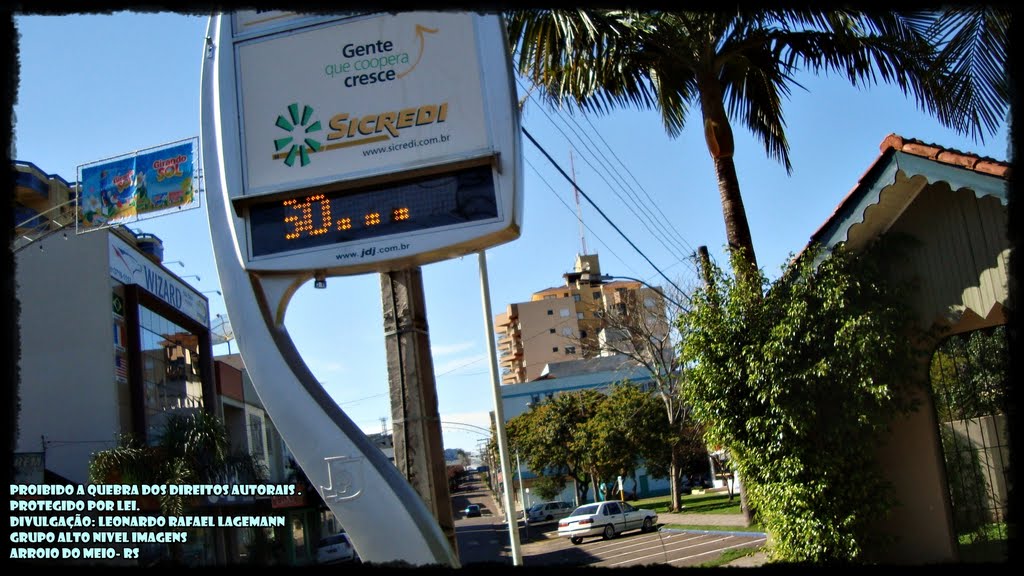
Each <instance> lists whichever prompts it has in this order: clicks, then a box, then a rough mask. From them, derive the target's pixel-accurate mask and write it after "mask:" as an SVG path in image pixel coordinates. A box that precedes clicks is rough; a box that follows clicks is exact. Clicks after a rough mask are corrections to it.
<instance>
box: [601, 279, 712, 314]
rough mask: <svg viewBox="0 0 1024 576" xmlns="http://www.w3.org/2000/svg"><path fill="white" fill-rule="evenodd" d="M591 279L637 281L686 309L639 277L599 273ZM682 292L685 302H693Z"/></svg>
mask: <svg viewBox="0 0 1024 576" xmlns="http://www.w3.org/2000/svg"><path fill="white" fill-rule="evenodd" d="M591 279H597V280H601V281H602V282H608V281H611V280H632V281H633V282H639V283H641V284H643V285H644V286H647V287H648V288H650V289H651V290H654V291H655V292H657V293H658V294H660V295H661V297H662V298H664V299H665V300H668V301H669V302H671V303H672V304H675V305H676V306H677V307H679V308H681V309H683V310H685V309H686V306H683V305H682V304H680V303H679V301H678V300H674V299H672V298H669V297H668V296H666V295H665V292H664V291H663V290H662V289H661V288H659V287H657V286H652V285H650V284H648V283H647V282H644V281H643V280H641V279H639V278H631V277H629V276H612V275H611V274H599V275H597V276H591ZM682 294H683V298H686V301H687V302H690V303H691V304H692V303H693V300H691V299H690V297H689V296H687V295H686V294H685V293H682Z"/></svg>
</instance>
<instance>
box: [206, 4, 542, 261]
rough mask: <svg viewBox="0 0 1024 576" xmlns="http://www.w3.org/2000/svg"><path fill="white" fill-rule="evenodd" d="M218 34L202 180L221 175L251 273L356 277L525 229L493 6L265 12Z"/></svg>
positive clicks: (237, 18)
mask: <svg viewBox="0 0 1024 576" xmlns="http://www.w3.org/2000/svg"><path fill="white" fill-rule="evenodd" d="M212 30H213V32H212V35H211V37H210V38H211V39H210V42H209V44H208V45H207V51H206V55H205V61H204V71H203V98H204V101H203V102H204V105H203V106H204V107H203V108H202V114H203V116H202V134H203V161H204V163H205V166H204V173H205V174H206V175H207V180H206V182H207V183H208V185H211V186H212V184H211V182H213V181H212V180H210V175H212V174H214V173H217V174H219V175H221V176H222V177H223V180H221V179H218V182H217V184H216V186H217V188H218V189H219V191H220V192H222V193H223V194H224V196H225V199H226V200H227V201H228V205H229V206H230V207H231V208H232V218H234V217H237V218H239V219H240V220H239V221H238V222H235V223H232V224H231V225H230V228H231V229H232V230H233V232H234V233H235V234H236V239H237V245H238V254H239V256H241V258H242V262H241V263H242V265H243V266H245V267H246V268H247V269H249V270H250V271H257V270H259V271H264V272H286V271H287V272H291V271H296V270H316V271H318V272H317V273H318V274H322V275H324V276H332V275H343V274H345V275H347V274H363V273H366V272H373V271H381V270H388V269H398V268H403V267H408V266H417V265H422V264H427V263H430V262H437V261H440V260H445V259H449V258H455V257H458V256H461V255H465V254H468V253H471V252H476V251H479V250H481V249H485V248H488V247H491V246H495V245H497V244H501V243H503V242H507V241H510V240H513V239H515V238H517V237H518V236H519V233H520V223H521V221H522V179H521V173H522V157H521V150H520V148H521V140H520V132H519V116H518V107H517V105H516V104H517V100H516V93H515V86H514V76H513V73H512V68H511V59H510V58H509V54H508V46H507V43H506V41H505V37H506V36H505V31H504V26H503V23H502V21H501V19H500V17H499V16H497V15H481V14H476V13H470V12H464V13H463V12H402V13H397V14H386V13H373V14H360V15H355V16H340V15H331V16H318V17H309V16H302V15H296V14H294V13H290V12H272V11H268V12H253V13H246V14H235V15H233V16H225V17H222V18H220V19H218V20H217V21H216V22H215V24H214V26H213V28H212ZM211 189H212V188H211ZM220 192H215V194H216V193H220ZM211 206H212V205H211ZM211 214H212V213H211ZM214 221H216V218H214V217H212V216H211V224H212V223H213V222H214Z"/></svg>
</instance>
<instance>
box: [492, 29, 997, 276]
mask: <svg viewBox="0 0 1024 576" xmlns="http://www.w3.org/2000/svg"><path fill="white" fill-rule="evenodd" d="M962 13H963V12H960V13H958V12H957V11H955V10H953V11H946V12H944V13H942V14H945V16H944V17H940V13H939V12H936V11H932V12H907V13H901V12H898V11H888V10H886V11H879V12H862V11H855V10H847V9H843V10H757V11H750V10H729V11H721V12H683V11H678V12H662V11H650V12H642V11H635V10H596V9H593V10H591V9H588V10H517V11H511V12H509V14H508V15H507V18H506V20H507V22H508V36H509V44H510V46H511V48H512V50H513V52H514V55H515V56H514V57H515V59H516V62H517V66H518V69H519V72H520V73H521V74H522V75H523V76H525V77H526V78H528V79H529V80H530V81H531V82H532V83H533V84H534V86H537V87H540V89H541V90H540V94H541V95H542V96H544V97H546V98H547V99H548V100H549V101H551V102H553V103H555V104H556V105H562V104H569V105H572V106H575V107H577V108H579V109H581V110H583V111H584V112H595V113H603V112H606V111H608V110H610V109H613V108H617V107H620V106H635V107H637V108H641V109H654V110H657V111H658V112H660V114H661V117H662V121H663V123H664V125H665V128H666V130H667V131H668V133H669V135H671V136H677V135H679V134H680V133H681V132H682V130H683V128H684V127H685V126H686V123H687V120H688V117H689V116H690V111H691V109H692V108H697V109H698V110H699V112H700V124H699V126H700V128H701V129H703V131H704V135H705V140H706V142H707V148H708V152H709V153H710V154H711V157H712V159H713V161H714V166H715V173H716V175H717V176H718V192H719V196H720V199H721V202H722V213H723V216H724V219H725V229H726V237H727V240H728V245H729V248H730V250H731V251H739V252H740V254H741V255H742V256H741V257H742V258H743V261H744V262H746V263H747V264H749V266H745V267H741V268H737V269H736V271H737V272H738V271H739V270H747V271H749V273H750V274H752V275H754V276H756V273H757V260H756V257H755V253H754V244H753V240H752V239H751V235H750V228H749V225H748V223H747V216H746V212H745V209H744V205H743V198H742V196H741V194H740V184H739V179H738V177H737V174H736V166H735V163H734V159H733V155H734V152H735V145H734V143H733V129H732V125H733V123H739V124H741V125H744V126H745V127H746V128H747V129H748V130H750V132H751V133H752V134H753V135H754V137H755V138H756V139H757V140H759V141H760V142H761V143H762V144H763V145H764V148H765V152H766V153H767V154H768V156H769V157H771V158H773V159H775V160H778V161H779V162H781V163H782V164H783V165H784V166H785V167H786V170H787V171H791V170H792V166H791V164H790V159H789V142H788V140H787V139H786V131H785V121H784V115H783V100H784V99H785V98H786V97H787V96H788V95H789V93H790V91H791V90H792V88H793V87H800V85H799V83H798V82H797V81H796V75H797V73H798V72H799V71H802V70H803V71H809V72H812V73H826V74H838V75H840V76H843V77H845V78H847V79H848V80H849V81H850V82H851V83H852V84H853V85H854V86H858V87H860V86H863V85H871V84H873V83H875V82H877V81H879V80H880V81H882V82H886V83H891V84H895V85H897V86H898V87H899V88H900V89H901V90H902V91H903V92H904V94H908V95H910V94H912V95H913V96H914V97H915V99H916V101H917V104H918V105H919V107H921V108H923V109H924V110H926V111H928V112H929V113H932V114H934V115H935V116H936V117H937V118H938V120H939V121H940V122H942V123H943V124H944V125H947V126H951V127H953V128H955V129H957V130H961V131H969V132H971V133H972V134H974V133H978V132H980V131H981V130H988V131H994V129H995V127H996V122H995V121H994V119H995V118H1001V117H1002V116H1004V115H1005V113H1006V110H1007V109H1008V98H1007V91H1005V90H1004V89H1003V88H1002V86H1005V72H1004V71H1003V70H1004V69H998V68H993V66H996V65H998V63H999V62H1000V61H1002V62H1005V29H1004V28H1001V27H999V26H996V25H990V23H991V22H994V23H997V24H999V25H1002V24H1003V23H1004V22H1008V20H1009V17H1008V15H1007V17H1006V18H1005V19H1002V18H1000V19H994V20H993V19H985V18H982V23H983V25H982V26H980V27H978V29H980V30H983V31H987V30H993V31H994V32H993V33H992V34H990V35H988V36H982V37H981V39H980V40H976V38H978V35H979V34H983V32H977V33H975V34H973V35H972V34H971V31H972V30H974V29H973V28H970V27H969V26H968V25H965V24H964V18H962V17H958V15H960V14H962ZM972 15H973V14H971V13H969V12H968V13H967V21H968V23H970V17H971V16H972ZM985 17H987V13H985ZM986 25H987V26H986ZM960 30H966V32H964V33H963V34H962V35H961V36H955V35H954V36H952V39H950V38H951V36H950V35H951V34H955V33H956V31H960ZM1000 34H1001V35H1000ZM944 40H945V41H944ZM989 42H996V43H997V45H996V46H993V47H992V49H994V50H995V51H997V52H998V50H999V49H1000V48H1002V50H1003V52H1002V56H1001V57H999V56H996V57H994V58H985V57H984V56H986V49H988V48H989V46H988V44H989ZM940 50H941V52H940ZM975 56H981V57H979V58H975ZM972 81H973V82H972ZM993 86H995V87H994V88H992V87H993Z"/></svg>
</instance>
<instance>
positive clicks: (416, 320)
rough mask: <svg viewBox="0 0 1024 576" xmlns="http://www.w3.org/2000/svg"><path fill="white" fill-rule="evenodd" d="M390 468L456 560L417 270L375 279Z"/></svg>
mask: <svg viewBox="0 0 1024 576" xmlns="http://www.w3.org/2000/svg"><path fill="white" fill-rule="evenodd" d="M380 287H381V301H382V303H383V312H384V342H385V346H386V349H387V362H388V382H389V385H390V390H391V420H392V423H393V425H392V430H393V439H394V444H395V465H396V466H398V469H399V471H401V473H402V474H403V475H404V476H405V477H406V479H408V480H409V483H410V484H411V485H412V487H413V488H414V489H415V490H416V492H417V493H418V494H419V495H420V497H421V498H423V502H424V503H425V504H426V505H427V508H428V509H429V510H430V511H431V512H432V513H433V514H434V517H435V518H437V521H438V524H440V526H441V530H442V531H444V534H445V536H447V537H448V542H449V543H450V544H451V547H452V550H453V551H454V552H455V554H456V556H457V555H458V546H457V542H456V539H455V519H454V517H453V514H452V505H451V497H450V494H449V492H448V475H447V469H446V466H445V461H444V444H443V442H442V437H441V418H440V416H439V414H438V411H437V386H436V383H435V381H434V363H433V360H432V359H431V356H430V334H429V332H428V330H427V311H426V304H425V298H424V295H423V276H422V272H421V270H420V268H419V267H418V266H417V267H413V268H408V269H405V270H398V271H394V272H386V273H382V274H381V275H380Z"/></svg>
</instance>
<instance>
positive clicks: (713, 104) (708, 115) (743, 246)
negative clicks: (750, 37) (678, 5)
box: [697, 74, 757, 276]
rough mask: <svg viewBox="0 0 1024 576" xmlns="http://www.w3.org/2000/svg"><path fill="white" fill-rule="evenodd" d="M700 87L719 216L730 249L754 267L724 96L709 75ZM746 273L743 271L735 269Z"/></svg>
mask: <svg viewBox="0 0 1024 576" xmlns="http://www.w3.org/2000/svg"><path fill="white" fill-rule="evenodd" d="M697 89H698V90H699V91H700V107H701V114H702V115H703V118H704V139H705V141H706V142H707V145H708V152H709V153H710V154H711V158H712V159H713V160H714V162H715V174H716V175H717V176H718V193H719V195H720V196H721V199H722V216H724V217H725V236H726V240H727V241H728V242H729V249H730V251H733V252H735V251H736V250H741V251H742V253H743V257H744V259H745V260H746V261H747V262H748V263H749V264H750V266H751V268H750V269H751V270H757V258H756V257H755V256H754V241H753V240H752V239H751V237H750V226H749V225H748V223H747V213H746V211H745V210H744V209H743V197H742V196H741V195H740V182H739V179H738V178H737V177H736V164H735V163H734V162H733V158H732V156H733V153H734V152H735V151H736V145H735V143H734V142H733V138H732V126H731V125H730V124H729V117H728V116H727V115H726V113H725V104H724V102H725V100H724V98H723V94H722V89H721V86H720V84H719V82H718V79H717V78H715V77H714V76H713V75H710V74H705V75H700V76H699V78H698V87H697ZM736 272H737V273H738V274H743V275H744V276H745V275H746V274H747V271H739V270H737V271H736Z"/></svg>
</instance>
